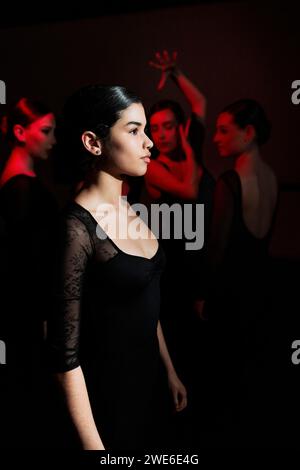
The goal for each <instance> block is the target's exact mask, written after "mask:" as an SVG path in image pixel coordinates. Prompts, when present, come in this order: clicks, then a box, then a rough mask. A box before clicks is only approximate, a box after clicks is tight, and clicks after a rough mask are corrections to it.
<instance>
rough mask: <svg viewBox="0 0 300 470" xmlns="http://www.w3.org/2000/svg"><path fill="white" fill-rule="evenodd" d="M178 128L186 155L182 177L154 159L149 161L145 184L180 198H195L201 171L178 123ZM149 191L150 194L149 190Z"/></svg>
mask: <svg viewBox="0 0 300 470" xmlns="http://www.w3.org/2000/svg"><path fill="white" fill-rule="evenodd" d="M179 130H180V137H181V146H182V148H183V151H184V153H185V156H186V159H185V171H184V173H183V174H184V179H183V180H180V179H178V178H177V177H176V176H174V175H173V174H172V173H171V172H170V171H168V170H167V169H166V168H164V167H163V166H162V165H161V164H160V163H159V162H156V161H155V160H154V161H152V162H151V163H150V165H149V167H148V170H147V173H146V175H145V180H146V186H147V187H148V188H149V186H153V187H154V189H156V190H159V191H164V192H167V193H169V194H171V195H172V196H176V197H179V198H182V199H196V197H197V195H198V186H199V181H200V178H201V175H202V173H200V172H199V167H198V165H197V163H196V161H195V157H194V152H193V149H192V147H191V146H190V144H189V143H188V141H187V138H186V136H185V133H184V130H183V127H182V125H180V127H179ZM148 191H149V189H148ZM149 192H150V194H151V191H149Z"/></svg>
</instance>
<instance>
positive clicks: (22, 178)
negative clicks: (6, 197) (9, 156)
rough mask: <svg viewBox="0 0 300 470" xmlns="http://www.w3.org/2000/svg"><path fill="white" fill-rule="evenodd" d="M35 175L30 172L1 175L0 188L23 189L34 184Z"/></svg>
mask: <svg viewBox="0 0 300 470" xmlns="http://www.w3.org/2000/svg"><path fill="white" fill-rule="evenodd" d="M35 182H36V176H35V175H34V174H33V173H31V172H28V173H26V172H24V173H15V174H11V175H3V177H2V178H1V180H0V189H3V188H19V189H21V190H25V189H27V188H29V187H31V186H32V184H35Z"/></svg>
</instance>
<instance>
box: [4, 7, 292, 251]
mask: <svg viewBox="0 0 300 470" xmlns="http://www.w3.org/2000/svg"><path fill="white" fill-rule="evenodd" d="M296 9H297V10H298V13H299V7H295V4H294V2H291V1H286V2H250V1H242V2H232V3H230V2H221V3H219V2H213V3H208V2H205V3H203V4H198V5H190V6H178V7H173V8H164V9H161V10H159V9H153V10H150V11H141V12H136V13H133V12H131V13H127V14H121V15H108V16H103V17H95V18H90V19H76V20H72V21H57V22H49V23H47V22H43V23H40V24H30V25H27V26H20V25H19V26H16V27H2V29H1V30H0V58H1V60H0V64H1V67H0V79H1V80H4V81H5V83H6V93H7V104H8V105H9V104H10V103H12V102H13V101H14V100H15V99H17V98H19V97H20V96H23V95H25V96H26V95H28V96H36V97H39V98H40V99H43V100H45V101H46V102H48V103H49V104H50V105H52V106H53V109H54V111H55V112H57V113H59V111H60V109H61V106H62V103H63V101H64V98H65V97H66V96H67V95H68V94H70V93H71V92H72V91H73V90H75V89H76V88H78V87H80V86H82V85H84V84H86V83H90V82H102V83H114V84H122V85H125V86H127V87H129V88H131V89H133V90H134V91H135V92H136V93H137V94H139V95H141V96H142V97H143V99H144V104H145V107H146V108H147V107H148V106H149V105H150V104H152V103H153V102H154V101H156V100H158V99H160V98H161V97H162V96H163V97H170V98H174V99H177V100H178V101H179V102H180V103H181V104H182V105H183V106H184V107H185V109H186V110H187V111H188V108H187V107H186V103H185V102H184V100H183V98H182V96H181V95H180V93H179V91H178V90H177V89H176V87H175V85H174V84H173V83H172V82H170V83H167V86H166V88H165V89H164V90H163V91H162V92H161V93H158V92H157V91H156V84H157V81H158V78H159V77H158V73H157V72H156V71H155V70H153V69H151V68H149V67H148V65H147V61H148V60H149V59H150V58H151V57H152V56H153V54H154V52H155V51H157V50H161V49H163V48H167V49H170V50H178V61H179V66H180V67H181V68H182V70H183V71H184V72H185V73H186V74H187V75H188V76H189V77H190V78H191V79H192V80H193V81H194V82H195V83H196V84H197V85H198V86H199V88H200V89H201V90H202V91H203V92H204V94H205V95H206V97H207V100H208V116H207V139H206V143H205V159H206V163H207V165H208V167H209V168H210V169H211V171H212V172H213V173H214V174H215V175H218V174H219V173H220V171H222V170H223V169H225V167H226V165H227V166H228V162H224V161H221V160H220V159H219V158H218V156H217V153H216V150H215V148H214V146H213V144H212V142H211V139H212V135H213V131H214V123H215V119H216V116H217V113H218V111H219V110H220V109H222V107H223V106H224V105H226V104H228V103H229V102H231V101H233V100H236V99H238V98H242V97H251V98H255V99H257V100H258V101H260V102H261V103H262V105H263V106H264V107H265V109H266V111H267V113H268V115H269V117H270V119H271V121H272V124H273V135H272V139H271V141H270V142H269V143H268V144H267V145H266V147H265V149H264V151H263V154H264V157H265V159H266V161H267V162H269V163H270V164H271V165H272V166H273V168H274V170H275V171H276V173H277V175H278V178H279V181H280V183H282V184H285V185H286V184H288V185H291V184H294V183H296V184H298V186H299V185H300V159H299V156H300V143H299V138H298V135H299V129H298V123H299V117H300V105H299V106H298V107H297V106H296V105H293V104H292V102H291V94H292V91H291V83H292V81H293V80H296V79H300V70H299V69H300V67H299V60H298V57H299V49H300V32H299V31H300V28H299V20H298V18H299V14H297V11H296ZM5 108H6V105H1V109H0V112H4V111H5ZM299 202H300V193H299V191H298V190H297V191H291V188H290V191H288V192H287V191H284V192H283V193H282V197H281V204H280V210H279V216H278V221H277V228H276V232H275V236H274V240H273V244H272V253H273V254H274V255H275V256H280V257H281V256H282V257H299V255H300V248H299V246H298V240H299V236H300V227H299V222H298V220H297V209H298V207H299Z"/></svg>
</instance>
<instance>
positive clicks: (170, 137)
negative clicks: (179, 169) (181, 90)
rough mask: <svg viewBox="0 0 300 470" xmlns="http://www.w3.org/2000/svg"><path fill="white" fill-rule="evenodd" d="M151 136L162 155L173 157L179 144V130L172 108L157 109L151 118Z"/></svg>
mask: <svg viewBox="0 0 300 470" xmlns="http://www.w3.org/2000/svg"><path fill="white" fill-rule="evenodd" d="M150 130H151V137H152V139H153V142H154V145H155V146H156V148H157V150H158V151H159V152H160V154H162V155H168V156H170V157H172V153H173V152H174V151H175V150H176V149H177V147H178V144H179V131H178V123H177V120H176V117H175V115H174V113H173V111H171V109H163V110H161V111H157V112H156V113H154V114H153V115H152V116H151V118H150Z"/></svg>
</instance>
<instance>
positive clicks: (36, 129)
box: [22, 113, 56, 160]
mask: <svg viewBox="0 0 300 470" xmlns="http://www.w3.org/2000/svg"><path fill="white" fill-rule="evenodd" d="M54 131H55V118H54V115H53V114H52V113H49V114H46V115H45V116H42V117H41V118H38V119H37V120H36V121H34V122H32V123H31V124H29V125H28V126H26V127H24V128H23V134H22V143H23V144H24V147H25V149H26V150H27V152H28V154H29V155H30V156H31V157H33V158H40V159H42V160H46V159H47V158H48V156H49V153H50V151H51V149H52V147H53V145H54V144H55V143H56V140H55V136H54Z"/></svg>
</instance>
